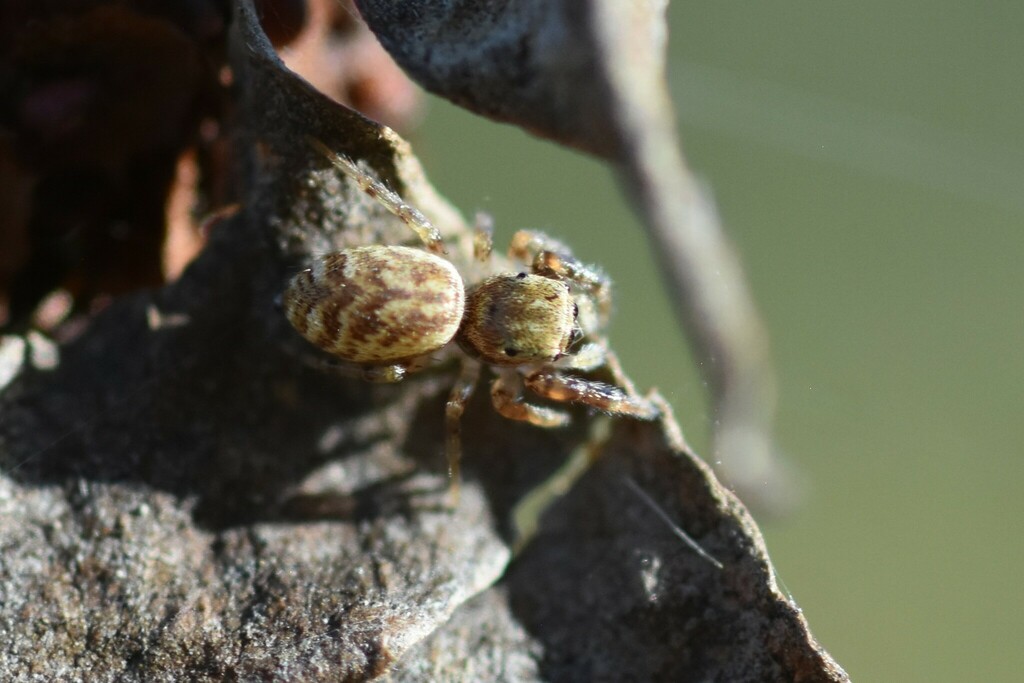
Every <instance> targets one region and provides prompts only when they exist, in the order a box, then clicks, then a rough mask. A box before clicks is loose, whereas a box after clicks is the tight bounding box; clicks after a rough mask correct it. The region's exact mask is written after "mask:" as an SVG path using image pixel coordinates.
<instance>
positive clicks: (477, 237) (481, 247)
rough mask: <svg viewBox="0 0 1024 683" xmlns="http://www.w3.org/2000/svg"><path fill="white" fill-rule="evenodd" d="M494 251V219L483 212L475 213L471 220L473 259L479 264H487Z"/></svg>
mask: <svg viewBox="0 0 1024 683" xmlns="http://www.w3.org/2000/svg"><path fill="white" fill-rule="evenodd" d="M493 250H494V219H492V218H491V216H490V214H487V213H484V212H483V211H479V212H477V214H476V216H475V217H474V220H473V257H474V258H476V260H477V261H479V262H480V263H487V260H488V259H490V258H491V251H493Z"/></svg>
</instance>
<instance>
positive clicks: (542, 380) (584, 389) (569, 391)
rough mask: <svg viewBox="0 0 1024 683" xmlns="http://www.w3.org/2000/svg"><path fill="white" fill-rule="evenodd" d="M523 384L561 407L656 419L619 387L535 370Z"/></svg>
mask: <svg viewBox="0 0 1024 683" xmlns="http://www.w3.org/2000/svg"><path fill="white" fill-rule="evenodd" d="M523 381H524V383H525V384H526V386H527V387H528V388H529V389H530V391H532V392H533V393H535V394H537V395H538V396H542V397H544V398H547V399H550V400H552V401H560V402H564V403H581V404H583V405H586V406H589V407H591V408H596V409H597V410H600V411H601V412H604V413H608V414H609V415H626V416H629V417H634V418H637V419H640V420H653V419H655V418H657V417H658V415H660V411H659V410H658V408H657V406H656V405H655V404H654V403H652V402H651V401H649V400H647V399H645V398H642V397H640V396H631V395H630V394H627V393H626V392H625V391H624V390H622V389H620V388H619V387H616V386H612V385H611V384H605V383H604V382H598V381H595V380H589V379H584V378H582V377H575V376H573V375H563V374H561V373H560V372H559V371H558V370H548V369H543V370H537V371H535V372H532V373H530V374H528V375H527V376H526V377H525V378H524V380H523Z"/></svg>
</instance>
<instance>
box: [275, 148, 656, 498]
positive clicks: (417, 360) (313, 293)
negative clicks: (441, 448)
mask: <svg viewBox="0 0 1024 683" xmlns="http://www.w3.org/2000/svg"><path fill="white" fill-rule="evenodd" d="M311 142H312V143H313V144H314V146H316V147H317V148H318V149H319V150H320V151H321V152H323V153H324V154H326V155H327V157H328V158H329V159H330V160H331V162H332V163H333V164H334V165H335V166H336V167H337V168H338V169H340V170H341V171H343V172H344V173H345V174H346V175H348V176H349V177H350V178H351V179H352V180H354V181H355V182H356V183H357V184H358V186H359V188H360V189H361V190H362V191H363V192H365V193H366V194H368V195H369V196H371V197H374V198H375V199H376V200H377V201H379V202H380V203H381V204H382V205H383V206H384V207H386V208H387V209H388V210H389V211H390V212H391V213H393V214H394V215H395V216H397V217H399V218H400V219H402V221H404V222H405V223H406V225H408V226H409V228H411V229H412V230H413V232H415V233H416V235H417V236H418V237H419V238H420V240H421V241H422V242H423V244H424V246H425V249H421V248H415V247H405V246H393V245H372V246H363V247H354V248H349V249H343V250H341V251H335V252H331V253H328V254H325V255H323V256H320V257H318V258H317V259H316V260H315V261H314V263H313V265H312V267H311V268H308V269H306V270H303V271H302V272H300V273H299V274H298V275H296V276H295V277H294V278H293V279H292V280H291V282H290V283H289V285H288V287H287V289H286V290H285V292H284V295H283V298H282V303H283V306H284V311H285V314H286V315H287V317H288V320H289V321H290V322H291V324H292V325H293V326H294V327H295V329H296V330H298V331H299V333H300V334H302V336H303V337H305V338H306V339H307V340H308V341H310V342H312V343H313V344H314V345H316V346H317V347H319V348H320V349H322V350H323V351H326V352H327V353H329V354H332V355H333V356H334V357H335V358H336V359H337V361H339V362H340V363H339V364H340V366H341V367H342V368H343V369H346V370H349V371H352V370H355V371H358V372H359V373H360V374H361V375H362V376H363V377H364V378H365V379H367V380H370V381H377V382H397V381H400V380H401V379H402V378H403V377H404V376H405V375H406V374H407V373H410V372H415V371H417V370H421V369H423V368H424V367H427V366H428V365H430V364H431V362H432V360H433V359H434V358H435V357H436V356H437V354H438V352H439V351H440V350H441V349H442V348H445V347H449V345H452V342H453V341H454V345H452V346H457V347H458V348H460V349H461V350H462V351H463V352H464V353H463V355H462V359H463V360H462V371H461V373H460V374H459V377H458V379H457V380H456V382H455V384H454V386H453V387H452V390H451V394H450V395H449V398H448V403H447V408H446V412H445V428H446V429H445V432H446V449H447V456H448V471H449V477H450V482H451V488H452V492H453V493H454V495H456V496H457V495H458V486H459V480H460V475H459V461H460V458H461V450H462V443H461V427H460V422H461V418H462V414H463V411H464V409H465V406H466V402H467V401H468V400H469V397H470V396H471V395H472V392H473V389H474V387H475V385H476V383H477V380H478V377H479V372H480V366H481V364H483V365H488V366H490V367H491V368H492V370H493V371H494V374H495V375H496V376H495V378H494V380H493V381H492V382H491V401H492V403H493V405H494V408H495V410H497V411H498V413H500V414H501V415H503V416H505V417H507V418H509V419H512V420H522V421H525V422H529V423H530V424H534V425H537V426H539V427H561V426H564V425H566V424H567V423H568V422H569V415H568V413H566V412H565V411H562V410H558V409H555V408H550V407H544V406H539V405H534V404H532V403H529V402H527V401H526V400H525V399H524V396H523V394H524V388H528V389H530V391H532V392H533V393H534V394H536V395H538V396H541V397H543V398H545V399H548V400H549V401H553V402H566V403H579V404H583V405H586V406H589V407H591V408H595V409H597V410H600V411H602V412H604V413H608V414H611V415H625V416H629V417H633V418H637V419H642V420H651V419H654V418H655V417H657V416H658V415H659V410H658V408H657V407H656V405H655V404H654V403H653V402H652V401H650V400H648V399H646V398H642V397H640V396H637V395H636V394H635V392H634V391H633V389H632V384H631V383H630V382H629V380H628V379H627V378H626V377H625V376H624V375H623V374H622V373H621V370H620V369H619V364H618V361H617V359H616V358H615V356H614V355H613V354H612V352H611V350H610V349H608V348H607V346H606V343H605V341H604V339H603V337H602V336H601V330H602V327H603V325H604V324H605V322H607V318H608V315H609V313H610V308H611V298H610V283H609V281H608V279H607V278H606V277H605V276H604V275H603V274H601V273H600V272H598V271H597V270H595V269H593V268H591V267H589V266H586V265H584V264H583V263H581V262H580V261H578V260H577V259H576V258H575V257H573V255H572V253H571V252H570V251H569V249H568V248H567V247H566V246H565V245H564V244H562V243H560V242H558V241H556V240H554V239H552V238H550V237H548V236H547V235H544V234H543V233H540V232H534V231H528V230H520V231H519V232H517V233H515V235H514V236H513V237H512V242H511V245H510V246H509V251H508V254H509V257H510V258H511V259H512V260H513V261H515V262H518V263H519V264H521V265H522V266H523V268H524V270H523V271H521V272H499V273H496V274H492V275H490V276H489V277H485V278H483V279H482V280H480V281H479V282H476V283H474V284H471V285H470V286H468V287H467V286H466V285H465V284H464V282H463V278H462V276H461V275H460V274H459V271H458V270H457V269H456V268H455V266H454V265H453V264H452V263H451V262H450V261H448V260H446V259H445V258H442V257H441V256H440V255H439V254H443V253H444V251H445V250H444V245H443V242H442V238H441V234H440V232H438V230H437V229H436V228H435V227H434V226H433V225H431V223H430V222H429V221H428V220H427V218H426V217H425V216H424V215H423V214H422V213H420V212H419V211H418V210H417V209H416V208H414V207H412V206H410V205H408V204H407V203H405V202H404V201H403V200H402V198H401V197H399V196H398V195H397V194H396V193H395V192H393V191H392V190H390V189H389V188H387V187H386V186H385V185H384V184H383V183H381V182H380V181H379V180H377V179H376V178H374V177H373V176H372V175H370V174H368V173H367V172H365V171H363V170H362V169H361V168H359V166H358V165H356V164H355V163H354V162H353V161H352V160H351V159H349V158H347V157H345V156H342V155H340V154H337V153H335V152H333V151H331V150H330V149H329V148H328V147H326V146H325V145H324V144H323V143H321V142H320V141H318V140H314V139H311ZM475 252H476V254H475V255H476V258H477V259H478V260H479V261H480V262H481V263H484V264H486V263H490V262H491V261H492V259H491V242H490V233H489V232H488V231H485V230H484V229H483V228H481V227H478V229H477V239H476V240H475ZM493 269H494V270H497V269H498V268H497V267H496V266H495V267H494V268H493ZM601 366H606V367H607V368H608V369H609V370H610V371H611V373H612V375H613V377H614V379H615V381H616V383H617V384H619V385H621V386H614V385H611V384H606V383H603V382H599V381H594V380H590V379H586V378H583V377H580V376H578V375H575V374H570V373H571V372H572V371H577V372H587V371H590V370H594V369H597V368H599V367H601Z"/></svg>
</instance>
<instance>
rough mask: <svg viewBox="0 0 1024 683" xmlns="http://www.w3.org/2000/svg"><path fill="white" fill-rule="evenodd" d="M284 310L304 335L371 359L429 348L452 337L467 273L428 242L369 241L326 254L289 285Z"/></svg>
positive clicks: (348, 355) (359, 359)
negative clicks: (427, 246)
mask: <svg viewBox="0 0 1024 683" xmlns="http://www.w3.org/2000/svg"><path fill="white" fill-rule="evenodd" d="M283 304H284V310H285V315H286V316H287V317H288V320H289V322H291V324H292V326H293V327H295V329H296V330H298V331H299V333H300V334H302V336H303V337H305V338H306V339H307V340H309V341H310V342H312V343H313V344H315V345H316V346H318V347H320V348H321V349H323V350H324V351H326V352H328V353H330V354H333V355H335V356H337V357H338V358H340V359H342V360H345V361H351V362H353V363H361V364H367V365H384V364H389V363H395V362H399V361H404V360H408V359H412V358H415V357H417V356H421V355H423V354H426V353H431V352H433V351H436V350H438V349H440V348H441V347H443V346H444V345H445V344H447V343H448V342H449V341H451V340H452V338H453V337H454V336H455V333H456V332H457V331H458V329H459V324H460V323H461V321H462V314H463V310H464V307H465V288H464V286H463V283H462V277H461V276H460V275H459V273H458V271H457V270H456V269H455V266H453V265H452V264H451V263H449V262H448V261H446V260H444V259H442V258H440V257H438V256H435V255H433V254H430V253H428V252H426V251H424V250H423V249H414V248H410V247H397V246H381V245H375V246H367V247H356V248H353V249H345V250H343V251H337V252H332V253H329V254H325V255H324V256H321V257H319V258H317V259H316V261H315V262H314V263H313V267H312V268H309V269H307V270H304V271H302V272H301V273H299V274H298V275H296V276H295V277H294V278H292V281H291V282H290V283H289V285H288V288H287V289H286V290H285V292H284V297H283Z"/></svg>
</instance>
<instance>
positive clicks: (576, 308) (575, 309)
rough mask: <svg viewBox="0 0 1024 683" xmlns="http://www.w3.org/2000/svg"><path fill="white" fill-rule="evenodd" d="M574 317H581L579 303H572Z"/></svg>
mask: <svg viewBox="0 0 1024 683" xmlns="http://www.w3.org/2000/svg"><path fill="white" fill-rule="evenodd" d="M572 317H573V318H578V317H580V305H579V304H573V305H572Z"/></svg>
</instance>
